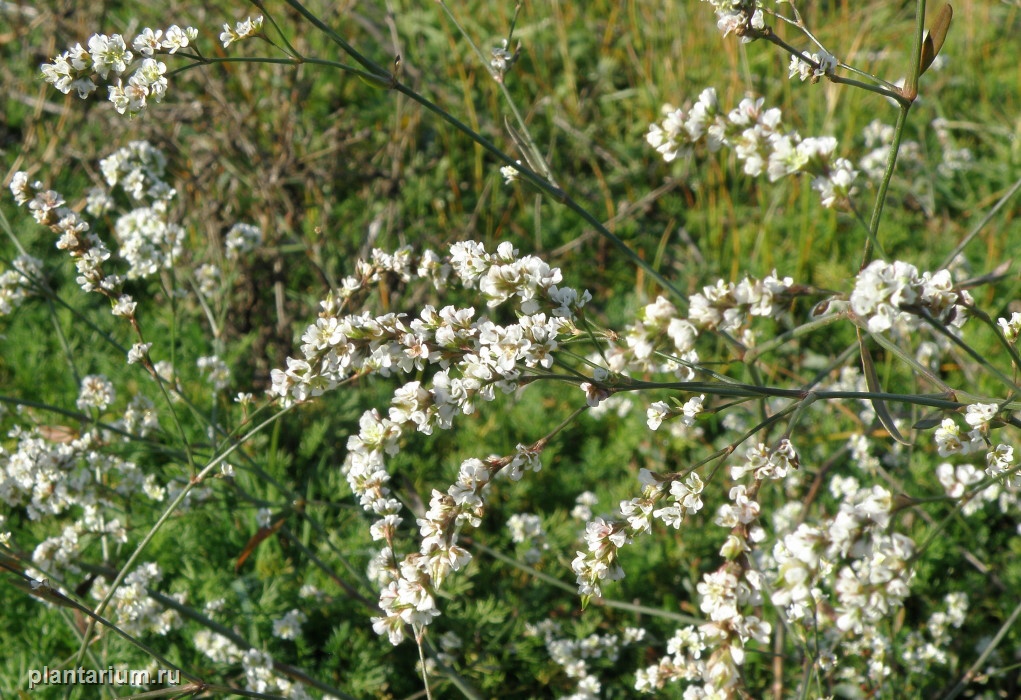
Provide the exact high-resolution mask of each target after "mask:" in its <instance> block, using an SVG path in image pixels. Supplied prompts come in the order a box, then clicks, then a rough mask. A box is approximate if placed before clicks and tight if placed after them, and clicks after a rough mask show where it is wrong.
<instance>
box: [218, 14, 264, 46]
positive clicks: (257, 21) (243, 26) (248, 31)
mask: <svg viewBox="0 0 1021 700" xmlns="http://www.w3.org/2000/svg"><path fill="white" fill-rule="evenodd" d="M261 31H262V15H259V16H257V17H246V18H245V19H243V20H241V21H239V22H235V23H234V26H233V27H232V26H230V25H229V24H225V25H223V31H222V32H221V33H220V42H221V43H222V44H223V48H227V47H228V46H230V45H231V44H233V43H234V42H235V41H241V40H242V39H247V38H249V37H253V36H258V34H259V32H261Z"/></svg>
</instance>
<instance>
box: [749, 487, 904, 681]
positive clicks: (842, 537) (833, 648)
mask: <svg viewBox="0 0 1021 700" xmlns="http://www.w3.org/2000/svg"><path fill="white" fill-rule="evenodd" d="M830 490H831V492H832V494H833V496H834V497H835V498H838V499H840V506H839V510H838V511H837V513H836V514H835V515H833V516H832V517H830V518H825V519H823V520H822V521H821V522H819V523H816V524H811V523H808V522H799V521H800V518H792V519H787V518H784V519H782V520H778V522H777V524H778V528H777V529H778V530H779V532H778V534H779V536H780V539H779V541H778V542H777V543H776V545H775V546H774V547H773V549H772V551H771V552H769V553H762V555H761V556H760V557H759V560H760V566H761V569H762V570H763V571H764V573H766V575H767V578H768V580H769V587H770V591H771V593H770V599H771V601H772V603H773V604H774V605H775V606H777V607H778V608H779V609H781V610H782V611H783V615H784V618H785V620H786V623H787V625H788V628H789V629H790V630H792V631H793V632H794V633H795V634H796V635H797V637H798V638H799V639H802V640H805V641H806V642H808V643H811V644H812V645H813V646H815V647H816V648H817V649H819V653H820V655H821V656H823V657H828V656H830V655H831V654H835V653H841V654H843V655H845V656H847V657H848V658H853V657H854V656H855V655H856V654H857V653H858V652H859V651H861V650H864V649H868V650H870V652H871V651H872V650H874V649H877V648H878V649H880V652H879V655H878V656H875V657H873V658H871V659H870V663H869V665H868V668H867V669H866V672H865V673H866V675H865V676H864V677H862V679H860V680H861V682H864V679H865V678H868V679H871V680H872V681H875V680H882V679H883V678H885V676H886V675H888V674H889V672H890V668H889V665H888V664H887V657H888V653H889V645H890V640H889V639H888V638H886V637H885V636H883V635H882V634H881V632H880V631H879V627H880V625H879V623H880V622H881V621H882V620H884V619H889V618H890V616H891V615H895V614H896V611H897V610H899V609H900V608H901V607H902V606H903V602H904V599H905V598H906V597H907V595H908V592H909V584H910V582H911V578H912V571H911V566H910V562H911V561H912V558H913V556H914V553H915V547H914V544H913V542H912V541H911V540H910V539H909V538H908V537H906V536H905V535H903V534H900V533H895V532H890V531H888V525H889V523H890V519H891V514H892V509H893V505H894V500H893V496H892V494H891V493H890V492H889V491H887V490H886V489H884V488H882V487H880V486H873V487H871V488H868V487H861V486H860V485H859V484H858V482H857V480H855V479H853V478H851V477H841V478H837V479H833V480H832V481H831V484H830ZM791 505H792V506H793V507H794V508H795V510H800V509H801V504H798V503H794V504H791ZM841 562H844V563H843V564H842V563H841ZM809 640H812V641H809ZM884 645H885V647H884Z"/></svg>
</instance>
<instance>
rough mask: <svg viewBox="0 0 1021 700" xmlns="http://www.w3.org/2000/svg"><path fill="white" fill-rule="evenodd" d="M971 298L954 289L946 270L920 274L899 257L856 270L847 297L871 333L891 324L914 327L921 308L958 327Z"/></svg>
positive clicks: (889, 327)
mask: <svg viewBox="0 0 1021 700" xmlns="http://www.w3.org/2000/svg"><path fill="white" fill-rule="evenodd" d="M972 301H973V300H972V298H971V295H970V294H969V293H968V291H967V290H959V291H958V290H955V289H954V284H953V279H952V277H951V275H950V272H949V271H947V270H945V269H944V270H940V271H939V272H936V273H932V272H923V273H922V274H919V273H918V268H916V267H915V266H914V265H912V264H910V263H906V262H901V261H899V260H898V261H895V262H892V263H888V262H885V261H883V260H874V261H872V262H871V263H870V264H869V265H868V267H866V268H865V269H864V270H862V271H861V272H859V273H858V277H857V279H856V280H855V284H854V291H852V292H851V298H850V302H851V310H852V311H853V312H854V313H855V314H856V315H857V316H858V317H859V318H860V319H862V320H863V321H864V322H865V323H866V324H867V326H868V329H869V331H871V332H873V333H881V332H883V331H888V330H890V329H891V328H894V327H897V328H898V329H901V328H903V329H905V330H913V329H915V328H917V327H918V324H919V318H920V317H921V315H922V314H923V312H924V313H928V314H929V315H930V316H932V317H933V318H935V319H936V320H938V321H939V322H941V323H944V324H949V325H950V326H952V327H955V328H960V327H961V326H962V325H963V324H964V322H965V321H966V320H967V318H968V315H967V309H966V308H965V306H966V305H970V304H971V303H972Z"/></svg>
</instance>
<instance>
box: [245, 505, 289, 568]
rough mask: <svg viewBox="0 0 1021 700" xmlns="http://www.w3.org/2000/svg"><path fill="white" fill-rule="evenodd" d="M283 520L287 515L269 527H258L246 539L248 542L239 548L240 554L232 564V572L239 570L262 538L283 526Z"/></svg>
mask: <svg viewBox="0 0 1021 700" xmlns="http://www.w3.org/2000/svg"><path fill="white" fill-rule="evenodd" d="M285 522H287V516H284V517H282V518H278V519H277V521H276V522H275V523H273V524H272V525H270V526H269V527H260V528H259V530H258V531H257V532H256V533H255V534H254V535H252V537H251V539H249V540H248V543H247V544H246V545H245V548H244V549H242V550H241V554H240V556H238V560H237V563H236V564H234V572H235V573H237V572H238V571H240V570H241V567H242V566H243V565H244V563H245V561H246V560H247V559H248V557H249V556H251V554H252V552H254V551H255V548H256V547H258V546H259V545H260V544H262V542H263V541H264V540H266V539H268V538H269V537H271V536H272V535H274V534H276V533H277V532H278V531H279V530H280V528H281V527H283V525H284V523H285Z"/></svg>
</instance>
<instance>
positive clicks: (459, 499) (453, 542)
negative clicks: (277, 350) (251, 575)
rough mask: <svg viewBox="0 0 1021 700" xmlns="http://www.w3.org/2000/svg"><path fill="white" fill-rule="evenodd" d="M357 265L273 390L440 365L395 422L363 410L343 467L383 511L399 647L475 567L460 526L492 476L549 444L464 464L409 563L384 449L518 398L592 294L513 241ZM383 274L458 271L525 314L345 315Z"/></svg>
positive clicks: (378, 574)
mask: <svg viewBox="0 0 1021 700" xmlns="http://www.w3.org/2000/svg"><path fill="white" fill-rule="evenodd" d="M355 269H356V272H357V276H356V277H350V278H347V279H346V280H345V281H344V282H343V285H342V289H341V290H339V291H338V292H337V294H336V295H331V296H330V297H329V298H328V299H327V300H325V301H324V302H323V303H322V312H321V313H320V316H319V319H318V320H317V321H316V323H315V324H313V325H310V326H309V327H308V328H307V329H306V331H305V333H304V334H303V336H302V342H303V344H302V346H301V350H302V357H301V358H300V359H296V358H288V360H287V369H285V370H280V369H276V370H273V372H272V379H273V386H272V389H271V390H270V391H271V394H273V395H274V396H277V397H278V398H279V400H280V401H281V402H283V403H285V404H286V403H291V402H294V401H303V400H305V399H307V398H310V397H314V396H318V395H320V394H322V393H324V392H326V391H329V390H331V389H333V388H335V387H337V386H339V385H340V384H341V383H342V382H344V381H346V380H347V379H349V378H350V377H353V376H356V375H361V374H367V373H377V374H380V375H383V376H392V375H398V376H399V375H408V374H420V373H422V372H423V371H425V370H426V369H427V368H428V369H429V370H430V371H432V375H431V377H430V378H429V379H428V381H423V380H415V381H411V382H408V383H406V384H404V385H403V386H401V387H399V388H398V389H397V390H396V391H395V392H394V396H393V399H392V401H391V405H390V409H389V411H388V415H387V417H383V416H381V415H380V414H379V412H377V411H375V410H371V411H367V412H366V413H364V414H363V415H362V417H361V420H360V423H359V426H360V428H359V432H358V434H357V435H353V436H351V438H350V439H349V440H348V456H347V459H346V461H345V464H344V473H345V475H346V477H347V481H348V484H349V485H350V486H351V489H352V490H353V491H354V493H355V494H356V495H357V496H358V498H359V500H360V502H361V505H362V507H363V508H365V510H366V511H368V512H369V513H371V514H372V515H373V516H374V517H375V518H376V521H375V522H374V524H373V525H372V528H371V531H372V535H373V538H374V539H376V540H379V541H383V542H384V543H385V546H384V549H383V550H382V551H381V552H380V554H379V556H378V557H377V558H376V560H375V561H374V562H373V564H372V570H371V576H372V578H373V579H374V580H375V581H377V582H378V583H379V584H380V586H381V588H382V589H383V590H382V593H381V597H380V607H381V609H382V611H383V613H384V615H383V616H382V617H379V618H375V619H374V628H375V629H376V631H377V632H378V633H379V634H386V635H388V636H389V638H390V640H391V642H393V643H394V644H397V643H399V642H400V641H401V640H402V639H403V638H404V627H405V625H411V627H412V628H413V629H415V630H416V634H417V633H419V632H420V631H421V629H422V628H423V627H424V626H425V625H427V624H428V623H429V622H430V621H431V620H432V619H433V618H434V617H435V616H436V615H438V614H439V610H438V608H437V607H436V604H435V598H434V595H433V592H434V591H435V589H436V588H438V587H439V586H440V585H442V583H443V580H444V579H445V578H446V577H447V575H448V574H449V573H450V572H453V571H457V570H459V569H460V568H462V567H463V566H464V565H465V564H466V563H467V562H468V561H469V559H470V554H469V553H468V552H467V551H466V550H465V549H464V548H462V547H460V546H459V545H458V544H457V533H458V531H459V529H460V528H461V527H462V526H464V525H468V526H472V527H474V526H477V525H478V524H479V522H480V520H481V516H482V512H483V509H484V506H485V493H486V491H487V489H488V486H489V483H490V481H491V480H492V478H493V477H494V476H495V475H496V474H497V473H500V472H503V473H505V474H506V475H507V476H508V477H510V478H511V479H520V478H521V476H522V473H523V472H524V471H525V470H532V471H538V470H539V469H540V468H541V464H540V462H539V458H538V455H539V452H540V451H541V445H535V446H526V445H519V447H518V451H517V452H516V453H515V454H514V455H511V456H509V457H499V458H490V459H487V460H480V459H469V460H465V461H464V462H463V463H462V464H461V468H460V470H459V473H458V477H457V480H456V481H455V483H454V484H452V485H451V486H450V487H449V489H448V490H447V491H446V492H441V491H438V490H437V491H434V492H433V494H432V498H431V501H430V507H429V510H428V512H427V513H426V514H425V517H423V518H420V519H419V520H418V526H419V531H420V534H421V538H422V539H421V544H420V547H419V551H418V552H415V553H412V554H410V555H408V556H407V557H405V558H404V560H403V561H401V562H398V561H397V560H396V555H395V551H394V544H393V541H394V535H395V533H396V530H397V527H398V526H399V525H400V524H401V522H402V520H403V518H402V517H401V516H400V512H401V510H402V506H401V504H400V502H399V501H397V500H396V499H395V498H393V497H392V495H391V492H390V489H389V487H388V486H387V484H388V482H389V480H390V476H389V474H388V473H387V471H386V469H385V459H386V456H387V455H393V454H396V453H397V452H398V451H399V449H400V440H401V438H402V436H403V435H404V434H406V433H407V432H409V431H410V432H420V433H423V434H429V433H431V432H432V431H433V430H434V429H435V428H439V429H447V428H450V427H451V426H452V424H453V421H454V419H455V417H456V416H457V415H459V414H470V413H472V412H474V410H475V405H476V402H478V401H493V400H494V399H495V398H496V396H497V391H499V392H500V393H509V392H512V391H514V390H516V389H517V388H518V387H519V386H520V385H521V383H522V381H526V380H528V379H529V377H530V375H534V374H535V373H539V372H542V371H545V370H546V369H548V368H549V367H551V366H552V363H553V358H552V353H553V352H554V351H555V350H556V349H557V347H558V346H559V343H560V342H562V338H563V337H564V336H565V335H573V334H574V332H575V331H574V318H575V315H576V314H577V313H578V312H579V311H580V309H581V308H582V307H583V306H584V304H585V303H586V302H587V301H588V300H589V299H590V298H591V297H590V295H589V294H588V293H587V292H582V293H579V292H577V291H576V290H574V289H572V288H569V287H563V286H561V281H562V276H561V273H560V271H559V270H558V269H555V268H550V267H549V266H548V265H546V264H545V263H544V262H542V261H541V260H539V259H538V258H536V257H534V256H523V257H521V256H518V254H517V251H516V250H514V248H513V247H512V246H511V245H510V244H507V243H504V244H501V245H500V246H498V248H497V251H496V253H495V254H491V253H489V252H487V251H486V250H485V247H484V246H483V245H482V244H480V243H475V242H470V241H469V242H463V243H456V244H454V245H453V246H451V248H450V254H449V257H448V258H447V259H446V260H441V259H440V258H439V256H437V255H436V254H435V253H432V252H431V251H427V252H425V253H423V254H422V255H421V256H414V255H412V253H411V250H410V249H407V248H405V249H401V250H399V251H397V252H396V253H393V254H389V253H385V252H383V251H378V250H377V251H373V252H372V254H371V256H370V259H369V260H366V261H360V262H359V263H357V264H356V266H355ZM386 275H394V276H396V277H397V278H399V279H401V280H403V281H409V280H412V279H414V278H416V277H417V278H420V279H424V280H428V281H430V282H432V283H433V284H434V285H436V286H442V285H445V284H447V283H448V282H449V281H450V280H451V279H453V280H455V281H456V282H457V283H459V284H460V285H462V286H463V287H465V288H469V289H478V290H479V291H480V292H481V293H482V295H483V297H484V298H485V299H486V301H487V305H488V306H489V307H496V306H498V305H501V304H505V303H509V302H513V303H514V305H515V307H516V311H517V313H518V314H519V316H518V319H517V322H516V323H513V324H510V325H506V326H503V325H498V324H496V323H494V322H493V321H491V320H489V319H488V318H486V317H484V316H483V317H476V313H475V309H473V308H466V309H457V308H455V307H453V306H447V307H444V308H442V309H440V310H438V311H437V310H436V309H435V308H433V307H431V306H426V307H425V308H424V309H423V310H422V311H421V312H420V313H419V314H418V316H417V317H416V318H413V319H409V318H408V316H407V315H405V314H403V313H388V314H383V315H381V316H372V315H371V314H369V313H367V312H363V313H361V314H349V315H344V314H343V307H344V305H345V303H346V301H348V300H350V299H351V298H352V297H353V296H354V295H355V294H356V293H358V292H359V291H360V290H361V289H363V288H364V287H365V285H367V284H369V283H370V282H373V281H377V280H380V279H382V278H383V277H384V276H386Z"/></svg>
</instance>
